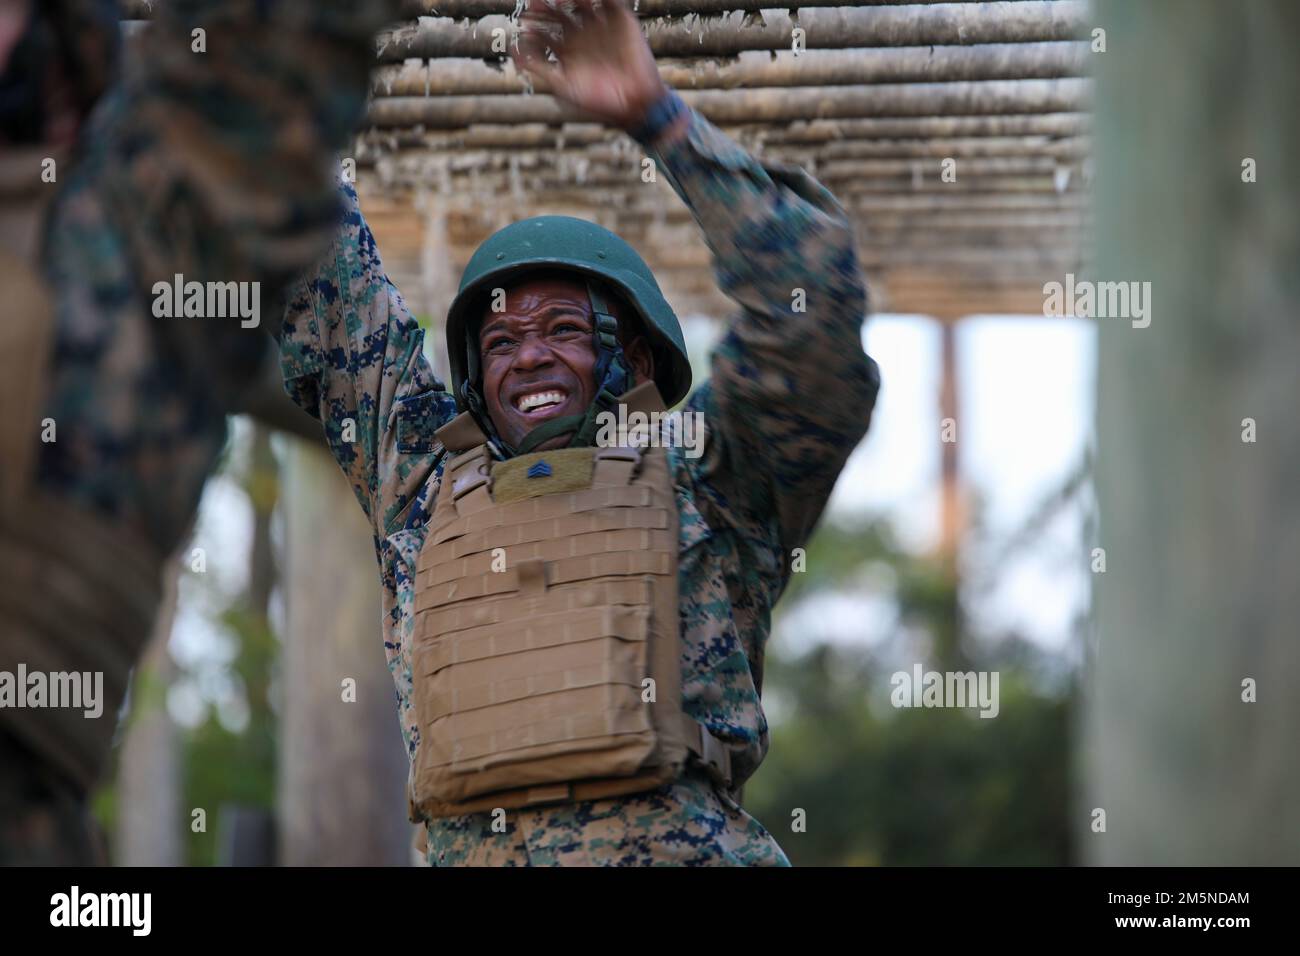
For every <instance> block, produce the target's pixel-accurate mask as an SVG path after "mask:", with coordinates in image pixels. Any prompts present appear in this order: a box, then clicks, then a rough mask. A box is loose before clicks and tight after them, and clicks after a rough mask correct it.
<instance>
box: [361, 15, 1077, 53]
mask: <svg viewBox="0 0 1300 956" xmlns="http://www.w3.org/2000/svg"><path fill="white" fill-rule="evenodd" d="M1086 23H1087V6H1086V4H1085V3H1083V2H1082V0H1020V2H1016V3H1000V4H998V5H997V6H996V7H990V6H988V5H986V4H976V3H935V4H929V5H925V4H909V5H905V6H892V5H890V6H885V5H880V6H858V7H804V8H800V9H799V10H798V13H797V14H796V15H794V16H792V15H791V13H790V11H789V10H783V9H763V10H761V11H751V12H748V13H746V12H743V11H739V10H736V11H734V12H732V13H722V14H719V15H717V16H710V17H707V18H700V17H695V18H691V19H689V20H677V19H663V18H659V19H651V20H645V21H643V24H642V25H643V27H644V28H645V33H646V38H647V39H648V40H649V42H650V49H651V50H652V51H654V54H655V56H657V57H659V56H679V57H696V56H729V55H733V54H737V53H740V52H742V51H744V50H786V49H791V48H792V45H793V42H792V37H793V36H794V29H795V28H796V27H797V28H799V29H801V30H803V31H804V38H805V45H806V47H807V48H808V49H846V48H851V47H872V48H875V47H887V46H931V45H934V46H948V45H953V46H968V45H971V44H980V43H1033V42H1047V41H1054V40H1075V39H1078V38H1079V37H1080V36H1081V35H1082V33H1083V30H1084V27H1085V25H1086ZM497 31H501V32H499V33H498V32H497ZM514 31H515V24H514V21H513V20H511V19H510V18H509V17H507V16H485V17H481V18H479V19H477V20H473V21H457V20H453V19H451V18H449V17H423V18H421V19H420V20H418V21H416V22H415V23H405V24H401V25H398V26H396V27H394V28H392V29H390V30H384V31H381V32H380V34H379V36H378V37H377V39H376V49H377V55H378V58H379V61H380V62H381V63H400V62H402V61H403V60H407V59H420V60H424V59H432V58H439V57H489V58H497V57H500V56H501V51H500V49H499V48H498V49H497V50H494V49H493V48H492V47H493V43H494V42H497V44H498V47H499V46H500V38H505V39H506V40H507V41H509V40H510V39H511V38H512V37H513V35H514Z"/></svg>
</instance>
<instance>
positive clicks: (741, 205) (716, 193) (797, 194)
mask: <svg viewBox="0 0 1300 956" xmlns="http://www.w3.org/2000/svg"><path fill="white" fill-rule="evenodd" d="M682 110H683V113H682V115H681V117H680V119H678V120H676V121H675V122H674V123H673V124H672V125H671V126H670V127H669V128H667V129H666V130H665V131H664V133H663V134H661V135H659V136H658V137H657V138H656V139H655V140H654V141H653V142H650V143H647V144H645V145H646V146H647V151H648V153H649V155H650V156H652V157H653V159H654V161H655V163H656V164H657V166H658V168H659V169H660V170H661V171H662V172H663V173H664V174H666V176H667V177H668V180H669V182H670V183H671V184H672V186H673V188H674V190H675V191H676V192H677V194H678V195H679V196H680V197H681V199H682V201H683V202H685V204H686V205H687V207H688V208H689V209H690V210H691V213H692V215H693V216H694V218H695V220H696V223H697V224H698V225H699V227H700V231H701V234H702V236H703V238H704V241H705V243H706V244H707V245H708V247H709V250H710V252H711V253H712V256H713V266H714V272H715V275H716V277H717V280H718V283H719V286H720V288H721V289H722V291H723V292H724V293H725V294H726V295H727V296H728V297H729V298H731V299H732V300H733V301H735V302H736V303H737V305H739V306H740V311H739V312H738V313H737V314H736V315H735V316H734V317H733V318H732V319H731V321H730V322H729V323H728V325H727V329H726V332H725V333H724V335H723V338H722V340H721V341H720V342H719V343H718V345H717V347H716V349H715V350H714V353H713V356H712V374H711V376H710V380H709V381H708V382H707V383H705V384H704V385H703V386H701V387H700V388H699V389H697V390H696V391H695V393H694V394H693V395H692V396H691V399H690V401H689V403H688V405H687V410H688V411H700V412H703V413H704V419H705V422H706V435H707V437H706V441H705V447H704V453H703V456H702V458H701V459H700V461H699V462H698V463H697V464H696V465H694V466H693V470H694V471H695V472H696V473H697V474H698V475H699V476H700V478H701V479H702V480H701V484H702V485H703V486H704V487H703V488H702V490H703V491H705V493H706V494H708V495H711V496H712V497H713V498H714V499H715V500H714V501H713V504H714V505H715V507H714V508H713V509H712V510H713V512H714V514H715V516H723V517H724V518H725V520H728V521H729V522H731V523H732V524H734V525H736V526H737V527H736V530H737V532H739V533H740V534H741V536H742V537H743V538H746V539H749V540H751V541H753V542H754V543H756V544H759V543H772V544H776V545H777V546H778V547H779V548H780V550H781V552H782V567H783V568H785V567H788V564H789V560H790V552H791V549H793V548H796V547H799V546H801V545H803V544H804V543H805V542H806V541H807V539H808V537H809V535H810V534H811V531H812V528H813V526H814V525H815V524H816V522H817V519H818V517H819V516H820V515H821V512H822V509H823V508H824V506H825V504H826V500H827V498H828V497H829V496H830V493H831V490H832V488H833V487H834V484H835V481H836V479H837V478H838V477H839V474H840V471H841V470H842V468H843V467H844V463H845V461H846V459H847V458H848V456H849V454H850V453H851V452H852V451H853V449H854V447H855V446H856V445H857V444H858V442H859V441H860V440H861V439H862V437H863V435H864V434H865V433H866V431H867V428H868V425H869V424H870V420H871V413H872V409H873V407H874V405H875V399H876V392H877V390H878V388H879V382H880V376H879V371H878V369H877V368H876V364H875V362H874V361H872V360H871V359H870V358H869V357H867V356H866V354H865V353H864V352H863V349H862V338H861V330H862V322H863V319H864V317H865V315H866V311H867V297H866V288H865V283H864V279H863V276H862V272H861V269H860V267H859V264H858V258H857V252H856V248H855V242H854V237H853V227H852V224H851V222H850V221H849V218H848V216H847V214H846V213H845V211H844V210H843V208H841V206H840V205H839V203H837V202H836V201H835V199H834V197H832V196H831V194H830V193H829V192H828V191H827V190H826V189H825V188H824V187H823V186H821V185H820V184H819V183H818V182H817V181H816V180H814V179H813V178H812V177H811V176H809V175H808V174H807V173H805V172H804V171H803V170H801V169H798V168H795V167H789V166H783V165H778V164H772V163H765V162H760V161H759V160H757V159H755V158H754V157H753V156H750V155H749V154H748V153H746V152H745V151H744V150H743V149H742V148H741V147H740V146H738V145H737V144H736V143H735V142H733V141H732V140H731V139H730V138H728V137H727V136H725V135H724V134H723V133H722V132H721V131H719V130H718V129H717V128H715V127H714V126H713V125H712V124H710V123H709V122H708V121H707V120H705V119H704V118H703V117H702V116H700V115H699V114H697V113H694V112H693V111H690V110H687V109H685V108H684V107H683V108H682ZM772 516H775V519H776V527H775V529H773V528H772V523H771V520H770V519H771V517H772ZM773 530H774V531H775V536H774V535H773V533H772V532H773ZM774 537H775V538H776V539H777V540H773V538H774Z"/></svg>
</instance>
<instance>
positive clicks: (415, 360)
mask: <svg viewBox="0 0 1300 956" xmlns="http://www.w3.org/2000/svg"><path fill="white" fill-rule="evenodd" d="M342 196H343V205H344V209H343V216H342V219H341V223H340V225H339V226H338V228H337V230H336V232H335V238H334V242H333V243H332V245H331V246H330V248H329V249H328V250H327V251H326V253H325V255H324V256H323V257H322V258H321V260H320V261H319V262H318V263H317V264H316V265H315V266H314V267H313V268H312V269H310V270H308V272H307V273H306V275H305V276H304V277H303V278H302V279H300V280H299V281H298V282H297V283H296V284H295V285H294V286H293V288H292V289H291V291H290V295H289V300H288V307H287V309H286V310H285V316H284V324H283V327H282V330H281V334H280V354H281V368H282V371H283V373H284V381H285V388H286V390H287V391H288V393H289V395H290V397H292V398H293V400H294V401H295V402H297V403H298V405H300V406H301V407H302V408H304V409H305V410H306V411H308V412H309V413H311V414H312V415H314V416H315V417H316V418H318V419H320V421H321V423H322V424H323V425H324V428H325V438H326V441H327V443H328V444H329V449H330V452H331V453H332V454H333V455H334V457H335V459H337V461H338V463H339V465H340V467H342V469H343V473H344V474H345V475H346V476H347V478H348V481H349V482H350V483H351V485H352V490H353V492H354V493H355V494H356V496H357V499H358V500H359V501H360V502H361V506H362V507H363V508H364V509H365V511H366V515H367V516H368V517H369V518H370V520H371V524H372V525H373V526H374V528H375V532H376V535H377V536H378V537H379V538H384V537H386V536H387V535H388V534H390V533H391V532H392V531H393V530H395V529H397V528H399V527H401V526H402V523H403V521H404V519H405V518H406V517H407V516H408V514H409V513H410V511H411V509H410V506H411V504H412V503H413V502H414V501H415V499H416V498H417V496H418V495H419V494H420V492H421V491H422V490H423V487H424V485H425V483H426V481H427V480H428V477H429V476H430V475H431V474H432V472H433V469H434V468H435V467H436V465H437V462H438V459H439V458H440V457H441V455H442V447H441V445H440V444H439V443H438V442H437V441H436V439H435V438H434V432H435V431H436V430H437V429H438V428H440V427H441V426H442V425H444V424H445V423H446V422H448V421H450V420H451V419H452V418H453V417H455V415H456V404H455V401H454V399H453V398H452V396H451V394H450V393H449V392H448V391H447V390H446V389H445V388H444V386H443V384H442V383H441V382H440V381H438V379H437V378H436V377H435V376H434V374H433V369H432V368H431V367H430V365H429V363H428V361H427V360H426V359H425V357H424V352H423V345H424V332H423V330H422V329H420V327H419V325H417V323H416V321H415V319H414V318H413V317H412V315H411V313H410V310H408V309H407V307H406V303H405V302H404V301H403V300H402V296H401V294H400V293H399V292H398V291H397V289H396V287H395V286H394V285H393V283H392V282H390V281H389V279H388V276H387V275H386V274H385V273H384V267H383V263H382V261H381V260H380V257H379V251H378V249H377V248H376V246H375V237H374V235H373V234H372V233H371V231H370V227H369V226H368V225H366V221H365V218H364V217H363V216H362V214H361V209H360V206H359V204H358V202H357V194H356V192H355V190H353V188H352V187H351V186H346V185H345V186H344V187H343V188H342Z"/></svg>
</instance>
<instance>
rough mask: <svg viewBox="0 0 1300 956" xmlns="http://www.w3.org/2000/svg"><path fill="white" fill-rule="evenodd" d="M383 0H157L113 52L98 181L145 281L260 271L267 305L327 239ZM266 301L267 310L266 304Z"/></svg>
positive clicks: (227, 277) (389, 5) (388, 13)
mask: <svg viewBox="0 0 1300 956" xmlns="http://www.w3.org/2000/svg"><path fill="white" fill-rule="evenodd" d="M396 9H397V0H330V2H329V3H321V2H319V0H167V2H166V3H160V4H159V5H158V15H157V17H156V19H155V21H154V23H153V24H152V25H151V26H150V27H149V28H148V29H146V30H144V31H142V33H141V34H140V35H138V37H136V38H135V42H136V43H137V44H138V45H137V46H136V47H135V49H133V50H132V52H131V54H130V55H129V56H127V57H125V63H126V66H125V69H124V76H123V80H122V85H121V94H120V96H119V97H118V100H119V102H118V103H117V104H115V108H114V110H113V113H114V115H113V117H112V122H111V123H106V124H104V126H103V127H101V128H106V129H109V130H111V132H108V133H107V135H108V136H109V137H111V140H112V146H111V147H110V148H111V149H112V151H113V153H114V154H115V156H116V157H117V159H118V162H116V163H114V164H113V165H112V167H110V168H108V169H107V170H106V171H105V172H104V175H103V176H102V178H101V181H100V182H99V184H98V188H99V191H100V194H101V195H102V197H103V199H104V201H105V202H106V204H107V205H108V206H109V208H110V211H111V213H112V214H113V218H114V219H115V220H116V221H117V222H118V223H120V224H122V226H123V228H124V229H125V230H126V232H127V236H126V238H127V241H128V244H129V246H130V249H131V253H132V256H133V258H134V261H135V266H136V269H137V271H138V272H139V274H140V279H141V281H142V282H143V284H144V286H145V288H146V289H147V288H150V287H151V286H152V283H153V282H155V281H158V280H166V281H170V280H171V278H172V276H173V275H174V274H176V273H181V274H183V275H184V276H185V278H186V280H190V279H194V280H197V281H200V282H208V281H221V282H230V281H236V282H240V281H260V282H261V283H262V284H263V288H262V292H263V297H264V300H265V301H266V302H267V303H268V304H269V303H270V302H271V300H273V299H275V298H276V295H277V293H278V292H279V291H281V290H282V289H283V288H284V286H285V285H286V284H287V283H288V282H289V281H291V280H292V278H293V277H294V276H296V275H297V274H298V273H299V272H300V271H301V270H302V269H304V268H306V267H307V266H308V265H309V264H310V263H311V262H312V261H313V259H315V257H316V256H317V255H319V253H320V250H321V249H323V248H324V247H325V245H326V243H328V241H329V237H330V235H331V233H332V230H333V226H334V223H335V221H336V219H337V212H338V206H337V202H338V200H337V196H336V191H335V189H334V188H333V183H334V181H335V179H336V170H337V168H338V166H337V162H338V159H337V152H338V151H339V150H340V149H341V148H342V147H343V146H344V145H345V143H346V142H347V140H348V137H349V136H350V135H351V134H352V132H353V130H354V129H355V127H356V126H357V124H358V122H359V121H360V119H361V117H362V114H363V112H364V109H365V103H366V94H367V76H368V71H369V68H370V66H371V64H372V62H373V58H374V46H373V36H374V33H375V32H376V30H377V29H378V28H379V27H380V26H382V25H383V24H384V23H385V22H386V21H388V20H391V19H393V18H394V17H395V15H396ZM263 311H264V312H268V313H269V308H264V309H263Z"/></svg>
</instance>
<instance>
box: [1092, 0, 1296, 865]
mask: <svg viewBox="0 0 1300 956" xmlns="http://www.w3.org/2000/svg"><path fill="white" fill-rule="evenodd" d="M1096 23H1097V24H1098V25H1099V26H1102V27H1104V28H1105V29H1106V30H1107V34H1108V38H1107V39H1108V43H1107V45H1108V48H1109V52H1106V53H1100V54H1096V55H1094V57H1093V60H1094V63H1095V65H1096V69H1097V71H1098V83H1097V97H1096V124H1095V125H1096V144H1097V167H1096V169H1097V177H1096V187H1097V193H1098V195H1097V216H1096V229H1095V233H1096V235H1097V236H1098V237H1103V239H1102V242H1101V243H1099V249H1098V258H1097V263H1098V270H1097V273H1098V274H1097V277H1096V278H1098V279H1101V280H1139V281H1149V282H1150V283H1151V294H1152V303H1153V306H1152V312H1151V324H1150V327H1148V328H1133V327H1131V324H1130V322H1129V321H1128V320H1125V319H1117V318H1101V319H1098V323H1099V326H1100V345H1099V374H1098V391H1099V403H1098V436H1099V442H1098V458H1097V489H1098V498H1099V503H1100V507H1101V533H1102V541H1101V543H1102V545H1103V547H1104V548H1105V551H1106V571H1105V573H1104V574H1098V575H1097V576H1096V578H1095V580H1096V584H1097V609H1098V627H1099V641H1098V647H1097V656H1096V660H1095V662H1094V665H1095V666H1094V670H1093V681H1092V688H1091V690H1092V693H1091V695H1090V700H1089V703H1088V713H1087V718H1086V738H1087V754H1086V761H1087V764H1086V765H1087V773H1088V781H1087V783H1088V786H1087V792H1086V800H1085V801H1084V804H1085V805H1084V806H1083V807H1081V808H1079V816H1078V820H1079V828H1080V831H1081V833H1082V836H1081V839H1082V841H1083V844H1084V852H1085V858H1086V859H1088V860H1090V861H1091V862H1094V863H1103V864H1130V863H1131V864H1291V865H1295V864H1297V863H1300V799H1297V794H1298V793H1300V758H1298V756H1297V748H1296V733H1297V728H1300V694H1297V693H1296V687H1297V686H1298V685H1300V646H1298V645H1297V621H1300V586H1298V585H1297V573H1298V572H1297V568H1300V495H1297V493H1296V491H1295V480H1296V476H1297V475H1298V474H1300V395H1298V394H1297V374H1296V360H1297V356H1300V321H1298V319H1300V227H1298V225H1297V210H1300V180H1297V178H1296V176H1295V167H1294V163H1295V160H1296V157H1300V125H1298V124H1297V123H1296V122H1295V117H1296V104H1297V103H1300V70H1297V68H1296V63H1297V62H1300V5H1297V4H1295V3H1291V2H1281V0H1278V2H1267V3H1266V2H1260V3H1248V4H1224V3H1215V2H1208V0H1200V2H1184V0H1179V2H1177V3H1174V2H1172V0H1164V2H1153V3H1132V2H1131V0H1107V2H1102V3H1100V4H1099V5H1098V9H1097V16H1096ZM1247 158H1249V159H1253V160H1254V161H1255V163H1256V164H1257V176H1258V181H1257V182H1253V183H1250V182H1243V176H1242V172H1243V161H1244V160H1246V159H1247ZM1244 419H1252V420H1253V422H1254V423H1255V427H1256V428H1257V430H1258V431H1257V440H1256V441H1254V442H1249V441H1243V429H1244V428H1246V427H1249V426H1248V425H1243V420H1244ZM1248 680H1253V681H1255V682H1256V683H1257V693H1258V701H1257V702H1256V703H1248V702H1245V701H1243V693H1244V690H1243V682H1244V681H1248ZM1094 808H1100V809H1103V810H1105V813H1106V832H1104V833H1096V832H1092V828H1091V826H1090V825H1089V824H1090V823H1091V820H1092V813H1093V810H1094Z"/></svg>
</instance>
